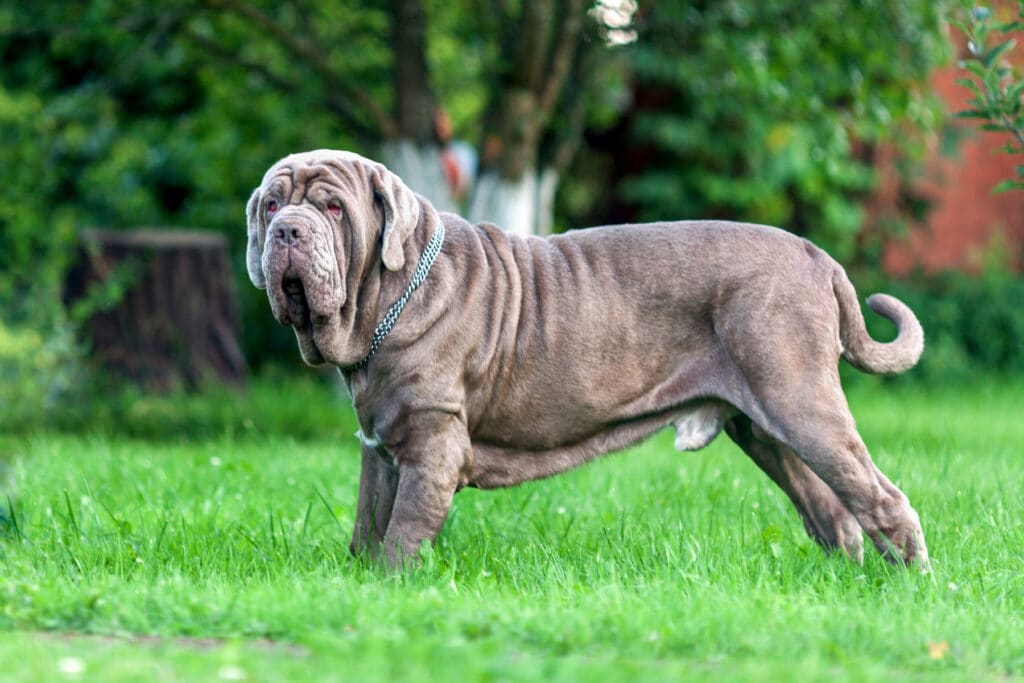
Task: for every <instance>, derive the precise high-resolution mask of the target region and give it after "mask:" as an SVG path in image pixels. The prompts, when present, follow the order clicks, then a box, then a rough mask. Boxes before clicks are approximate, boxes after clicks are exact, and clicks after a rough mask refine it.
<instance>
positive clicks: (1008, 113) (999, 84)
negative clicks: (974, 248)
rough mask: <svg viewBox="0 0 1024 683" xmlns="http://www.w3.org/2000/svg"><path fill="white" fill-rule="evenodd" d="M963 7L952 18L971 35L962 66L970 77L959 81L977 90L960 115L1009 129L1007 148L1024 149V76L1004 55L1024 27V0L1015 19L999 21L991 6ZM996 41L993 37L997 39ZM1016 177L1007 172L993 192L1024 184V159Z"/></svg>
mask: <svg viewBox="0 0 1024 683" xmlns="http://www.w3.org/2000/svg"><path fill="white" fill-rule="evenodd" d="M960 4H961V7H962V9H963V11H961V12H960V14H959V15H958V16H956V17H954V18H953V19H952V23H953V25H954V26H956V27H957V28H958V29H960V31H961V32H962V33H963V34H964V36H965V37H966V38H967V48H968V50H969V52H970V57H969V58H968V59H967V60H966V61H965V62H963V66H964V68H965V69H967V71H969V72H970V74H971V77H970V78H962V79H959V80H958V81H957V82H958V83H960V84H961V85H963V86H965V87H967V88H970V90H971V92H972V93H974V97H972V98H971V100H970V102H969V103H968V104H969V107H970V108H969V109H967V110H965V111H962V112H959V113H958V114H957V116H959V117H961V118H972V119H979V120H980V121H981V122H982V123H980V124H979V125H980V128H981V129H982V130H988V131H995V132H999V133H1008V134H1009V135H1010V136H1011V137H1012V139H1011V141H1010V142H1007V143H1006V152H1007V153H1009V154H1024V78H1022V76H1021V72H1020V69H1016V68H1013V67H1011V66H1010V65H1008V64H1007V63H1006V61H1005V60H1004V57H1005V56H1006V55H1007V53H1009V52H1010V51H1011V50H1013V48H1014V47H1015V46H1016V44H1017V41H1016V40H1014V39H1012V38H1010V37H1009V36H1010V34H1011V33H1013V32H1014V31H1024V0H1018V7H1019V9H1018V15H1017V19H1016V20H1015V21H1008V22H1003V23H995V16H994V15H993V13H992V11H991V10H990V9H989V8H987V7H983V6H981V5H974V4H973V3H971V2H969V1H968V0H961V3H960ZM993 41H995V42H993ZM1016 171H1017V177H1016V179H1013V178H1008V179H1006V180H1004V181H1002V182H1000V183H999V184H998V185H996V187H995V192H1004V191H1006V190H1011V189H1024V164H1021V165H1019V166H1017V168H1016Z"/></svg>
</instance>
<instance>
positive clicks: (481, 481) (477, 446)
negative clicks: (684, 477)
mask: <svg viewBox="0 0 1024 683" xmlns="http://www.w3.org/2000/svg"><path fill="white" fill-rule="evenodd" d="M732 411H733V409H732V408H731V406H729V405H728V404H726V403H723V402H721V401H717V400H707V401H704V400H702V401H697V402H694V403H691V404H687V405H685V406H683V407H679V408H675V409H670V410H665V411H662V412H659V413H655V414H651V415H644V416H640V417H637V418H633V419H631V420H628V421H625V422H621V423H618V424H614V425H610V426H607V427H605V428H603V429H600V430H598V431H596V432H595V433H593V434H591V435H589V436H587V437H586V438H583V439H580V440H578V441H575V442H572V443H566V444H561V445H557V446H553V447H543V448H524V447H523V446H521V445H517V444H514V443H503V444H497V443H492V442H489V441H486V440H481V439H478V438H474V439H473V440H472V446H473V466H472V468H471V472H470V473H469V474H468V475H467V477H466V482H465V485H466V486H475V487H477V488H500V487H504V486H513V485H515V484H519V483H522V482H524V481H530V480H533V479H541V478H544V477H550V476H552V475H555V474H559V473H561V472H565V471H566V470H570V469H572V468H574V467H578V466H579V465H582V464H583V463H585V462H588V461H590V460H593V459H594V458H597V457H599V456H601V455H604V454H606V453H611V452H614V451H618V450H621V449H623V448H626V447H627V446H631V445H633V444H636V443H638V442H640V441H642V440H644V439H645V438H647V437H649V436H651V435H652V434H654V433H655V432H657V431H658V430H660V429H663V428H664V427H666V426H669V425H674V426H675V428H676V448H677V449H679V450H697V449H700V448H703V447H704V446H706V445H707V444H709V443H711V441H712V440H714V438H715V437H716V436H717V435H718V433H719V432H720V431H721V429H722V425H723V424H724V423H725V419H726V418H727V417H728V415H729V414H730V412H732Z"/></svg>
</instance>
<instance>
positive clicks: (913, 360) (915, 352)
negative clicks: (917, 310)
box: [832, 268, 924, 375]
mask: <svg viewBox="0 0 1024 683" xmlns="http://www.w3.org/2000/svg"><path fill="white" fill-rule="evenodd" d="M832 289H833V291H834V292H835V295H836V300H837V301H838V302H839V338H840V340H841V341H842V343H843V357H844V358H846V360H848V361H849V362H850V364H851V365H853V366H854V367H855V368H857V369H858V370H863V371H864V372H870V373H873V374H883V375H894V374H897V373H900V372H903V371H905V370H909V369H910V368H912V367H914V365H915V364H917V361H918V359H919V358H921V352H922V351H924V330H923V329H922V328H921V323H920V322H918V320H917V316H915V315H914V312H913V311H911V310H910V307H909V306H907V305H906V304H905V303H903V302H902V301H900V300H899V299H897V298H896V297H893V296H889V295H888V294H873V295H871V296H870V297H868V307H870V308H871V310H872V311H874V312H875V313H877V314H879V315H881V316H883V317H885V318H888V319H889V320H891V321H893V322H894V323H895V324H896V338H895V339H893V340H892V341H891V342H888V343H882V342H877V341H875V340H874V339H872V338H871V335H869V334H868V331H867V328H866V327H865V326H864V316H863V315H861V312H860V305H859V303H858V301H857V292H856V291H855V290H854V288H853V285H852V284H851V283H850V280H849V278H847V277H846V273H845V272H844V271H843V270H842V269H841V268H837V270H836V274H835V275H834V276H833V278H832Z"/></svg>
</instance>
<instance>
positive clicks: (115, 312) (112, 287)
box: [65, 230, 246, 391]
mask: <svg viewBox="0 0 1024 683" xmlns="http://www.w3.org/2000/svg"><path fill="white" fill-rule="evenodd" d="M65 299H66V301H67V302H68V303H69V304H70V306H71V310H72V314H73V315H75V314H76V313H77V314H78V315H82V316H85V317H86V319H85V322H84V324H83V329H84V333H85V336H86V338H87V339H88V340H89V342H90V343H91V345H92V349H91V354H90V355H91V357H92V358H93V359H94V360H95V361H97V363H98V364H99V365H100V366H101V368H103V369H104V370H106V371H107V372H109V373H111V374H112V375H114V376H116V377H118V378H121V379H126V380H129V381H131V382H134V383H136V384H138V385H140V386H141V387H143V388H144V389H147V390H155V391H168V390H171V389H176V388H187V389H195V388H197V387H199V386H200V385H201V384H202V383H203V382H204V381H205V380H210V379H213V380H218V381H221V382H226V383H228V384H241V383H242V382H243V381H244V379H245V373H246V364H245V358H244V356H243V355H242V350H241V346H240V345H239V343H238V314H237V310H238V307H237V305H236V302H235V291H234V286H233V279H232V276H231V266H230V259H229V258H228V253H227V240H226V239H225V237H224V236H223V235H219V234H215V233H209V232H200V231H184V230H180V231H172V230H134V231H123V232H122V231H105V230H87V231H85V233H84V234H83V245H82V259H81V262H80V263H79V264H78V265H77V266H76V267H75V268H73V269H72V270H71V272H70V273H69V275H68V278H67V281H66V288H65Z"/></svg>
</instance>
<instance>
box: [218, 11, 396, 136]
mask: <svg viewBox="0 0 1024 683" xmlns="http://www.w3.org/2000/svg"><path fill="white" fill-rule="evenodd" d="M204 2H205V3H206V4H207V5H208V6H210V7H212V8H214V9H221V10H228V11H231V12H234V13H235V14H236V15H238V16H239V17H241V18H242V19H244V20H246V21H247V22H249V23H250V24H252V25H253V26H255V27H256V28H258V29H260V31H262V32H263V33H266V34H267V35H269V36H270V37H272V38H274V40H276V41H277V43H278V44H279V45H281V47H283V48H284V49H285V50H287V51H288V52H290V53H291V54H292V55H293V56H294V57H296V58H298V59H300V60H301V61H303V62H304V63H305V64H307V65H308V66H309V67H310V68H311V69H313V71H314V72H315V73H316V74H317V75H318V76H319V77H320V78H322V79H323V81H324V85H325V86H326V87H327V88H328V90H330V89H333V90H336V91H337V92H339V93H341V94H342V95H343V96H344V97H346V98H351V99H352V100H354V101H355V102H356V103H358V104H359V105H360V106H361V107H362V108H363V109H364V110H365V112H366V114H367V115H368V116H369V118H370V120H371V121H372V123H373V125H374V126H376V127H377V129H378V132H379V133H380V135H382V136H383V137H385V138H394V137H397V136H398V134H399V129H398V125H397V124H396V123H395V121H394V119H392V118H391V117H390V116H388V114H387V113H386V112H385V111H384V110H383V109H381V108H380V106H379V105H378V104H377V103H376V102H375V101H374V100H373V99H372V98H371V97H369V96H368V95H367V94H366V93H365V92H363V91H362V90H359V89H358V88H353V87H351V86H350V85H349V84H348V83H346V82H345V81H344V80H342V79H341V78H339V76H338V74H337V73H335V72H334V70H333V69H332V68H331V66H330V64H329V63H328V62H327V59H326V58H325V57H324V54H325V52H326V51H325V50H324V49H323V48H322V47H320V46H316V45H314V44H312V43H311V42H310V41H309V40H307V39H304V38H300V37H299V36H296V35H294V34H293V33H291V32H290V31H288V30H286V29H285V28H284V27H282V26H281V25H280V24H278V23H277V22H276V21H274V20H273V19H272V18H271V17H269V16H267V15H266V14H264V13H263V12H262V11H261V10H260V9H259V8H257V7H254V6H253V5H250V4H249V3H247V2H245V1H244V0H204Z"/></svg>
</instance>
